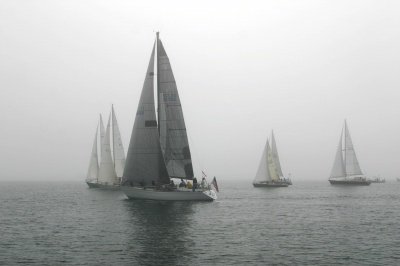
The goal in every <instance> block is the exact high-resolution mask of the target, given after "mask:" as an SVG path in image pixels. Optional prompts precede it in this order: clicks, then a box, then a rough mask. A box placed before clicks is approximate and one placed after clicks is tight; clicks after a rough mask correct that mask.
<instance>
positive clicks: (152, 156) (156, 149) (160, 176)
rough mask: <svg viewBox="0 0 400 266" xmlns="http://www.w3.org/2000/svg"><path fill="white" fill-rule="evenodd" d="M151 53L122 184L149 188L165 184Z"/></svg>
mask: <svg viewBox="0 0 400 266" xmlns="http://www.w3.org/2000/svg"><path fill="white" fill-rule="evenodd" d="M154 51H155V48H154V47H153V51H152V53H151V57H150V62H149V66H148V68H147V72H146V78H145V81H144V84H143V89H142V94H141V96H140V100H139V105H138V109H137V112H136V117H135V123H134V125H133V129H132V134H131V140H130V142H129V148H128V154H127V157H126V165H125V169H124V174H123V180H122V184H123V185H133V186H138V185H139V186H151V185H152V183H157V184H166V183H169V177H168V172H167V169H166V166H165V163H164V159H163V155H162V150H161V146H160V137H159V134H158V128H157V121H156V111H155V103H154Z"/></svg>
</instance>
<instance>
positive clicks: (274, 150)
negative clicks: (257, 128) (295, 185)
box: [271, 131, 283, 177]
mask: <svg viewBox="0 0 400 266" xmlns="http://www.w3.org/2000/svg"><path fill="white" fill-rule="evenodd" d="M271 154H272V158H273V159H274V162H275V166H276V170H277V172H278V175H279V177H283V173H282V168H281V163H280V161H279V155H278V149H277V148H276V142H275V136H274V131H272V133H271Z"/></svg>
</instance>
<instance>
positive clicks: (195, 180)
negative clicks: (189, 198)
mask: <svg viewBox="0 0 400 266" xmlns="http://www.w3.org/2000/svg"><path fill="white" fill-rule="evenodd" d="M196 187H197V178H196V177H193V187H192V191H193V192H194V191H195V190H196Z"/></svg>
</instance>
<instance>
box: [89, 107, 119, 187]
mask: <svg viewBox="0 0 400 266" xmlns="http://www.w3.org/2000/svg"><path fill="white" fill-rule="evenodd" d="M99 126H100V140H99V142H100V147H101V149H100V151H101V153H100V166H99V160H98V154H97V133H98V132H97V130H96V137H95V140H94V143H93V148H92V155H91V161H90V164H89V171H88V177H87V178H86V183H87V184H88V186H89V187H90V188H103V189H119V186H120V183H121V178H122V174H123V169H124V167H125V153H124V148H123V145H122V140H121V134H120V132H119V128H118V122H117V118H116V116H115V112H114V106H112V107H111V114H110V117H109V119H108V123H107V130H105V129H104V124H103V119H102V117H101V115H100V122H99ZM111 132H112V134H111ZM96 165H97V172H96V171H95V170H94V169H96ZM89 172H90V173H89ZM89 176H90V177H89Z"/></svg>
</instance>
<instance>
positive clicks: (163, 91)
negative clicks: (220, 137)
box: [157, 34, 193, 179]
mask: <svg viewBox="0 0 400 266" xmlns="http://www.w3.org/2000/svg"><path fill="white" fill-rule="evenodd" d="M157 59H158V60H157V72H158V76H157V86H158V122H159V133H160V143H161V148H162V151H163V154H164V160H165V164H166V166H167V170H168V174H169V175H170V176H171V177H179V178H187V179H192V178H193V166H192V159H191V154H190V148H189V142H188V137H187V133H186V126H185V121H184V119H183V112H182V105H181V101H180V99H179V94H178V90H177V87H176V82H175V78H174V74H173V73H172V69H171V64H170V62H169V58H168V56H167V53H166V52H165V49H164V46H163V44H162V42H161V40H160V39H159V38H158V34H157Z"/></svg>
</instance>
